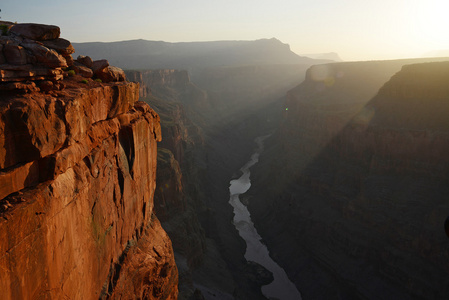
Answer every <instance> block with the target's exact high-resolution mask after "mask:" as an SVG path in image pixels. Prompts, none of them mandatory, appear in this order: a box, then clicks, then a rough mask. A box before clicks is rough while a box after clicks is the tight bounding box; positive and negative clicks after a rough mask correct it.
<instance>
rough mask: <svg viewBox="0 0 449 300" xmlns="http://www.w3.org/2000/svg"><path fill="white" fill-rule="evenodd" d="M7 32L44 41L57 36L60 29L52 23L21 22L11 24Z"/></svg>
mask: <svg viewBox="0 0 449 300" xmlns="http://www.w3.org/2000/svg"><path fill="white" fill-rule="evenodd" d="M9 32H10V33H13V34H16V35H20V36H23V37H26V38H29V39H32V40H37V41H46V40H54V39H57V38H59V35H60V32H61V31H60V29H59V27H58V26H54V25H45V24H35V23H23V24H16V25H14V26H12V27H11V28H10V29H9Z"/></svg>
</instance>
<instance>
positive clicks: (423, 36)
mask: <svg viewBox="0 0 449 300" xmlns="http://www.w3.org/2000/svg"><path fill="white" fill-rule="evenodd" d="M447 6H448V4H446V3H445V2H443V1H442V0H430V1H418V0H415V1H408V2H407V1H405V0H394V1H387V0H382V1H381V2H375V3H360V1H356V0H345V1H341V2H340V3H335V1H331V0H320V1H304V2H301V3H298V2H295V1H293V0H283V1H281V2H279V1H277V2H276V3H275V2H274V1H268V0H265V1H254V0H252V1H248V2H245V3H241V2H238V1H234V0H233V1H230V2H229V1H228V2H225V3H222V2H219V3H210V2H208V1H204V0H194V1H193V2H189V3H185V2H182V1H180V0H176V1H172V2H170V3H166V2H164V3H162V2H156V1H142V0H138V1H135V2H133V3H132V4H131V5H130V3H124V2H119V1H112V2H111V1H109V2H108V1H105V0H101V1H96V2H89V1H86V0H81V1H78V2H76V3H73V2H57V1H51V0H44V1H40V2H39V3H37V2H34V1H31V0H15V1H13V0H8V1H6V2H5V3H3V4H1V7H0V9H1V12H0V17H1V20H3V21H12V22H19V23H42V24H52V25H57V26H59V27H60V28H61V37H63V38H65V39H68V40H70V41H71V42H73V43H84V42H120V41H128V40H137V39H142V40H149V41H164V42H167V43H183V42H215V41H254V40H260V39H270V38H273V37H274V38H276V39H278V40H279V41H281V42H282V43H284V44H288V45H289V46H290V49H291V50H292V51H293V52H294V53H296V54H298V55H300V56H304V54H320V53H337V54H338V55H339V56H340V58H341V59H342V60H343V61H360V60H389V59H403V58H418V57H425V56H429V55H430V56H431V53H432V52H433V53H437V51H448V50H449V40H448V39H446V38H445V37H446V36H447V31H448V28H449V19H447V18H446V17H445V15H444V14H445V12H446V10H445V8H446V7H447ZM124 18H126V19H124ZM77 20H78V21H77ZM117 20H120V21H117Z"/></svg>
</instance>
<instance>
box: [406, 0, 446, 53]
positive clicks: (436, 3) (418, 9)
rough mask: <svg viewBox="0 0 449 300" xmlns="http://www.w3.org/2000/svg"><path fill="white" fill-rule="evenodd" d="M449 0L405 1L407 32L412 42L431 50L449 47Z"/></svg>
mask: <svg viewBox="0 0 449 300" xmlns="http://www.w3.org/2000/svg"><path fill="white" fill-rule="evenodd" d="M448 11H449V1H445V0H415V1H409V2H407V3H405V14H404V16H405V19H406V22H405V26H404V28H403V29H404V31H405V34H406V35H407V36H408V38H409V39H411V42H412V43H415V44H419V45H420V46H421V47H423V48H428V49H431V50H438V49H449V39H448V36H449V18H448V16H447V14H448Z"/></svg>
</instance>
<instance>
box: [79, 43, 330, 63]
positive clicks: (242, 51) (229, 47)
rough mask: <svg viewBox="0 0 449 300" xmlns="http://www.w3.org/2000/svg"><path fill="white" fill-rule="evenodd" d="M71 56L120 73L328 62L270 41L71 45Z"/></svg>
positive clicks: (286, 45)
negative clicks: (100, 62) (99, 62)
mask: <svg viewBox="0 0 449 300" xmlns="http://www.w3.org/2000/svg"><path fill="white" fill-rule="evenodd" d="M72 44H73V46H74V47H75V49H76V53H75V54H74V55H75V56H77V55H89V56H90V57H92V58H93V59H101V58H107V59H108V60H109V62H110V63H111V64H112V65H115V66H118V67H121V68H124V69H186V70H192V69H201V68H211V67H220V66H243V65H274V64H310V65H311V64H317V63H323V62H329V60H314V59H312V58H309V57H302V56H299V55H297V54H295V53H294V52H292V51H291V50H290V46H289V45H288V44H284V43H282V42H281V41H279V40H277V39H275V38H272V39H261V40H255V41H216V42H188V43H167V42H163V41H147V40H131V41H121V42H109V43H102V42H93V43H72Z"/></svg>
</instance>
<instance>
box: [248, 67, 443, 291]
mask: <svg viewBox="0 0 449 300" xmlns="http://www.w3.org/2000/svg"><path fill="white" fill-rule="evenodd" d="M342 65H344V64H342ZM310 75H311V72H310V71H309V73H308V79H309V80H306V81H305V82H304V83H303V84H302V85H301V86H299V87H297V88H296V89H294V90H292V91H291V92H290V93H289V95H288V102H287V105H286V107H288V111H286V112H285V115H284V121H283V124H282V126H281V129H280V131H279V132H278V134H277V135H276V137H275V139H273V140H276V141H277V142H278V144H277V146H275V147H272V149H271V151H270V150H268V151H267V154H266V155H272V157H271V158H275V160H274V161H275V163H271V164H268V163H267V164H265V165H264V164H263V160H264V158H262V159H261V160H262V162H261V165H262V167H260V168H261V170H260V171H259V172H257V171H256V172H255V173H256V174H257V173H259V176H258V177H259V179H258V180H257V179H256V180H255V181H256V183H255V185H254V187H255V188H256V189H258V188H260V189H262V190H264V191H265V192H267V189H264V188H263V187H261V186H260V184H261V182H264V180H267V179H268V178H267V179H263V177H264V175H261V171H263V172H265V174H266V173H268V174H272V178H275V179H274V182H273V183H272V184H270V186H269V188H268V193H266V194H265V195H263V194H260V193H259V194H258V196H259V197H260V198H258V199H257V200H254V201H253V202H251V203H250V208H251V209H252V210H251V211H252V212H254V216H255V218H256V224H257V226H258V228H260V229H261V230H262V236H264V239H265V240H266V241H267V243H268V245H271V248H270V249H271V250H272V251H273V255H275V257H277V258H278V259H279V261H280V262H281V263H282V264H283V265H284V266H285V267H286V270H287V272H288V273H289V274H290V275H291V276H292V277H293V278H294V280H295V282H296V283H297V285H298V288H299V289H300V291H301V293H302V294H303V295H304V297H310V298H314V299H319V298H322V299H325V298H329V297H333V298H335V297H337V296H336V295H338V296H340V297H362V298H367V299H381V298H385V297H387V298H388V297H392V298H400V299H414V298H416V297H418V298H434V299H444V298H447V297H448V295H449V289H448V287H449V281H448V280H449V279H448V276H447V274H449V267H448V266H449V252H448V250H447V247H446V246H445V245H447V237H446V236H445V233H444V230H443V224H444V220H445V218H446V217H447V214H448V213H449V204H448V202H447V195H449V188H448V186H449V182H448V177H447V170H448V169H449V160H448V158H447V155H446V153H447V152H448V151H449V123H448V121H447V120H448V119H447V116H448V115H449V101H448V99H449V89H448V86H447V82H448V80H449V63H447V62H441V63H427V64H415V65H407V66H404V67H403V68H402V70H401V71H399V72H398V73H397V74H395V75H394V76H393V77H392V78H391V80H389V81H388V82H387V83H385V84H384V85H383V87H382V88H380V90H379V91H378V93H377V94H376V96H375V97H373V98H372V99H371V100H370V101H368V102H366V101H354V100H357V98H356V97H355V98H354V100H353V101H350V102H348V101H346V99H348V97H342V95H343V92H344V91H345V89H341V93H340V95H335V94H334V93H331V92H328V94H327V95H326V94H325V93H326V92H325V89H322V90H321V91H317V90H316V85H317V83H316V81H313V80H311V78H310ZM370 76H372V74H365V75H362V74H361V76H360V78H359V79H358V80H357V81H354V82H353V83H354V84H355V86H354V89H356V90H361V89H363V87H362V86H360V85H358V84H357V83H359V84H360V83H361V82H362V81H363V80H364V78H365V79H367V78H370ZM337 81H338V79H337ZM329 82H330V83H332V82H331V81H329ZM332 84H335V86H336V87H335V89H336V90H335V91H334V92H338V90H337V87H338V86H339V85H338V83H335V82H334V83H332ZM323 85H325V82H323ZM347 88H351V85H350V82H348V86H347ZM370 93H372V91H370ZM360 100H362V99H360ZM361 103H366V104H364V105H361ZM280 153H282V154H280ZM266 160H267V158H265V161H266ZM272 161H273V160H272ZM273 174H274V175H273ZM257 181H259V183H257ZM258 184H259V186H257V185H258ZM265 184H266V181H265ZM255 193H256V192H255ZM267 195H268V196H267ZM259 199H260V200H259ZM256 202H257V203H256ZM286 240H288V241H289V244H288V247H286V246H285V241H286ZM276 244H277V245H276Z"/></svg>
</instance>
